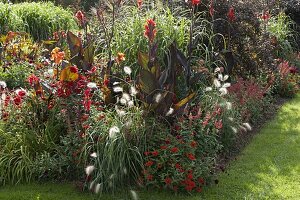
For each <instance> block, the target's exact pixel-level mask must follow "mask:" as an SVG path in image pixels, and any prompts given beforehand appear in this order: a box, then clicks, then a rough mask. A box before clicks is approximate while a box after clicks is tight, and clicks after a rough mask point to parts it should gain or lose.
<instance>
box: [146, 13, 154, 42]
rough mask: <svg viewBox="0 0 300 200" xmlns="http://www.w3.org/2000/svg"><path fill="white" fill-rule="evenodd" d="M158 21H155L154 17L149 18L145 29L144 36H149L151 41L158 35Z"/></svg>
mask: <svg viewBox="0 0 300 200" xmlns="http://www.w3.org/2000/svg"><path fill="white" fill-rule="evenodd" d="M155 27H156V23H155V22H154V20H153V19H147V22H146V24H145V31H144V36H145V37H146V38H148V40H149V41H150V43H152V42H153V41H154V37H155V35H156V29H155Z"/></svg>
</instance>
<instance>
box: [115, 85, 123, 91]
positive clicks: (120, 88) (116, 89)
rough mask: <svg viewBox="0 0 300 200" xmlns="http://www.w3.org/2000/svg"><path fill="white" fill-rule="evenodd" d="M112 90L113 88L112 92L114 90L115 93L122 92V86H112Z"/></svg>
mask: <svg viewBox="0 0 300 200" xmlns="http://www.w3.org/2000/svg"><path fill="white" fill-rule="evenodd" d="M113 90H114V92H116V93H118V92H123V88H122V87H119V86H117V87H114V88H113Z"/></svg>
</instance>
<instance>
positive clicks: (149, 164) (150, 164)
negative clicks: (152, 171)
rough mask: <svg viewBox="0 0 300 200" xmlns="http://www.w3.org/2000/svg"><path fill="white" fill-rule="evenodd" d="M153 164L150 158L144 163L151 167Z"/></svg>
mask: <svg viewBox="0 0 300 200" xmlns="http://www.w3.org/2000/svg"><path fill="white" fill-rule="evenodd" d="M153 164H154V162H153V161H152V160H149V161H148V162H146V163H145V166H146V167H151V166H152V165H153Z"/></svg>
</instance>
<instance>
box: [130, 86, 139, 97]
mask: <svg viewBox="0 0 300 200" xmlns="http://www.w3.org/2000/svg"><path fill="white" fill-rule="evenodd" d="M129 93H130V95H131V96H133V97H134V96H136V95H137V94H138V91H137V89H136V88H135V87H134V86H131V87H130V89H129Z"/></svg>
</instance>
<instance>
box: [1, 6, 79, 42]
mask: <svg viewBox="0 0 300 200" xmlns="http://www.w3.org/2000/svg"><path fill="white" fill-rule="evenodd" d="M77 28H78V27H77V24H76V21H75V19H74V17H73V13H72V12H71V11H69V10H65V9H63V8H62V7H59V6H55V5H54V4H53V3H51V2H47V3H45V2H38V3H34V2H32V3H20V4H12V5H9V4H3V3H0V34H6V33H7V32H8V31H26V32H28V33H30V34H31V35H32V37H33V38H34V39H35V40H42V39H48V38H49V37H51V36H52V33H53V32H55V31H58V30H70V29H77Z"/></svg>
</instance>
